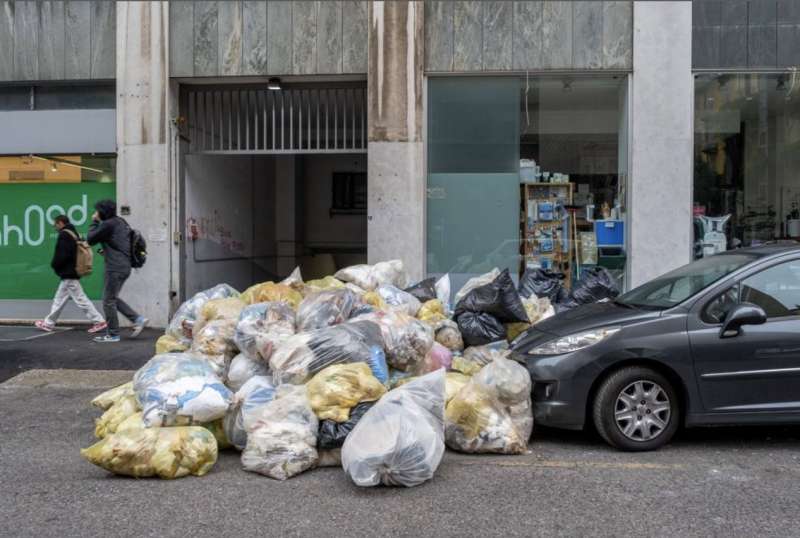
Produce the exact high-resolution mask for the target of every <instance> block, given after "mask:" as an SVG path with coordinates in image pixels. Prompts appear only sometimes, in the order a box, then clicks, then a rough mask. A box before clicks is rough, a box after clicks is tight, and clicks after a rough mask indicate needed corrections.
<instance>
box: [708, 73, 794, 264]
mask: <svg viewBox="0 0 800 538" xmlns="http://www.w3.org/2000/svg"><path fill="white" fill-rule="evenodd" d="M694 163H695V167H694V207H693V213H694V235H695V237H694V238H695V241H694V257H695V258H701V257H704V256H710V255H713V254H717V253H719V252H723V251H726V250H731V249H735V248H740V247H746V246H751V245H758V244H762V243H765V242H767V241H775V240H796V239H800V181H799V180H800V176H798V170H800V77H798V76H797V73H785V74H726V75H719V74H708V75H697V76H696V77H695V161H694Z"/></svg>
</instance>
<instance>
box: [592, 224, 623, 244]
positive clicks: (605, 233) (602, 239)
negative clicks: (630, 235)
mask: <svg viewBox="0 0 800 538" xmlns="http://www.w3.org/2000/svg"><path fill="white" fill-rule="evenodd" d="M594 234H595V235H596V236H597V246H598V247H610V246H616V247H622V246H625V222H624V221H621V220H596V221H594Z"/></svg>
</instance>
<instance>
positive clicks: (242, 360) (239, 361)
mask: <svg viewBox="0 0 800 538" xmlns="http://www.w3.org/2000/svg"><path fill="white" fill-rule="evenodd" d="M269 373H270V372H269V366H268V365H267V363H265V362H264V361H261V360H258V359H251V358H250V357H248V356H247V355H245V354H244V353H239V354H238V355H236V356H235V357H234V358H233V360H232V361H231V365H230V366H229V367H228V375H227V376H226V381H225V384H226V385H227V386H228V388H229V389H231V390H232V391H234V392H235V391H237V390H239V389H240V388H242V385H244V384H245V383H247V381H248V380H249V379H250V378H253V377H255V376H257V375H269Z"/></svg>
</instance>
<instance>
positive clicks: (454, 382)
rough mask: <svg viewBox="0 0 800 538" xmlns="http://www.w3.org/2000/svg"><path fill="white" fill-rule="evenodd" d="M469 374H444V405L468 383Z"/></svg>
mask: <svg viewBox="0 0 800 538" xmlns="http://www.w3.org/2000/svg"><path fill="white" fill-rule="evenodd" d="M470 379H471V378H470V376H468V375H465V374H462V373H461V372H447V374H446V376H445V398H444V401H445V405H446V404H448V403H450V400H452V399H453V397H454V396H455V395H456V394H458V393H459V392H460V391H461V389H462V388H464V386H465V385H466V384H467V383H469V380H470Z"/></svg>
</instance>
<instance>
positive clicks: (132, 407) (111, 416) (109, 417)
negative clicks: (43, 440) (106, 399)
mask: <svg viewBox="0 0 800 538" xmlns="http://www.w3.org/2000/svg"><path fill="white" fill-rule="evenodd" d="M137 411H139V402H137V401H136V396H134V395H133V394H131V395H129V396H125V397H123V398H120V399H119V400H118V401H117V403H115V404H114V405H112V406H111V407H109V408H108V409H107V410H106V412H105V413H103V414H102V415H101V416H100V418H98V419H97V420H95V421H94V435H95V437H97V438H99V439H102V438H103V437H105V436H106V435H109V434H112V433H114V432H115V431H117V427H118V426H119V425H120V424H121V423H122V421H123V420H125V419H126V418H128V417H129V416H131V415H133V414H135V413H136V412H137Z"/></svg>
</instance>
